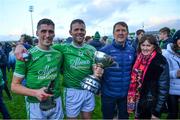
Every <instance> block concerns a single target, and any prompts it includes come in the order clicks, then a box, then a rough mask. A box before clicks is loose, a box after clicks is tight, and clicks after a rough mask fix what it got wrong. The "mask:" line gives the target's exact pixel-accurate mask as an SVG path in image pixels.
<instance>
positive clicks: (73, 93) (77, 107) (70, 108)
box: [64, 88, 95, 118]
mask: <svg viewBox="0 0 180 120" xmlns="http://www.w3.org/2000/svg"><path fill="white" fill-rule="evenodd" d="M64 103H65V109H66V116H67V117H70V118H72V117H73V118H74V117H77V116H78V115H79V113H80V112H81V111H83V112H92V111H93V110H94V108H95V99H94V94H93V93H91V92H90V91H87V90H79V89H74V88H64Z"/></svg>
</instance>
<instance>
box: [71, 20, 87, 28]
mask: <svg viewBox="0 0 180 120" xmlns="http://www.w3.org/2000/svg"><path fill="white" fill-rule="evenodd" d="M75 23H79V24H84V25H85V23H84V21H83V20H81V19H75V20H73V21H72V22H71V24H70V30H72V25H73V24H75ZM85 26H86V25H85Z"/></svg>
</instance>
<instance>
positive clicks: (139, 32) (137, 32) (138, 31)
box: [136, 29, 145, 35]
mask: <svg viewBox="0 0 180 120" xmlns="http://www.w3.org/2000/svg"><path fill="white" fill-rule="evenodd" d="M142 32H143V33H145V31H144V30H143V29H139V30H137V31H136V35H139V34H141V33H142Z"/></svg>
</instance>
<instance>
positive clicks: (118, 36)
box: [113, 24, 128, 43]
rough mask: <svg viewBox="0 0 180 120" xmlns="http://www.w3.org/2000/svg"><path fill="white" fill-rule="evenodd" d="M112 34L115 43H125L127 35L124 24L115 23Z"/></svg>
mask: <svg viewBox="0 0 180 120" xmlns="http://www.w3.org/2000/svg"><path fill="white" fill-rule="evenodd" d="M113 35H114V39H115V41H116V42H117V43H125V41H126V39H127V36H128V30H127V28H126V27H125V26H122V25H121V24H117V25H116V26H115V28H114V32H113Z"/></svg>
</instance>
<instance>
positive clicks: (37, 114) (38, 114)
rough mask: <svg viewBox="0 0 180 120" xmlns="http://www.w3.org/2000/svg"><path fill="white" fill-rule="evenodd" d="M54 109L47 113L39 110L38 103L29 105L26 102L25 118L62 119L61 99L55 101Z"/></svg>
mask: <svg viewBox="0 0 180 120" xmlns="http://www.w3.org/2000/svg"><path fill="white" fill-rule="evenodd" d="M55 101H56V107H55V108H53V109H50V110H48V111H42V110H41V109H40V108H39V104H40V103H30V102H27V101H26V110H27V117H28V118H29V119H57V120H59V119H63V117H64V114H63V107H62V101H61V97H58V98H56V99H55Z"/></svg>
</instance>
